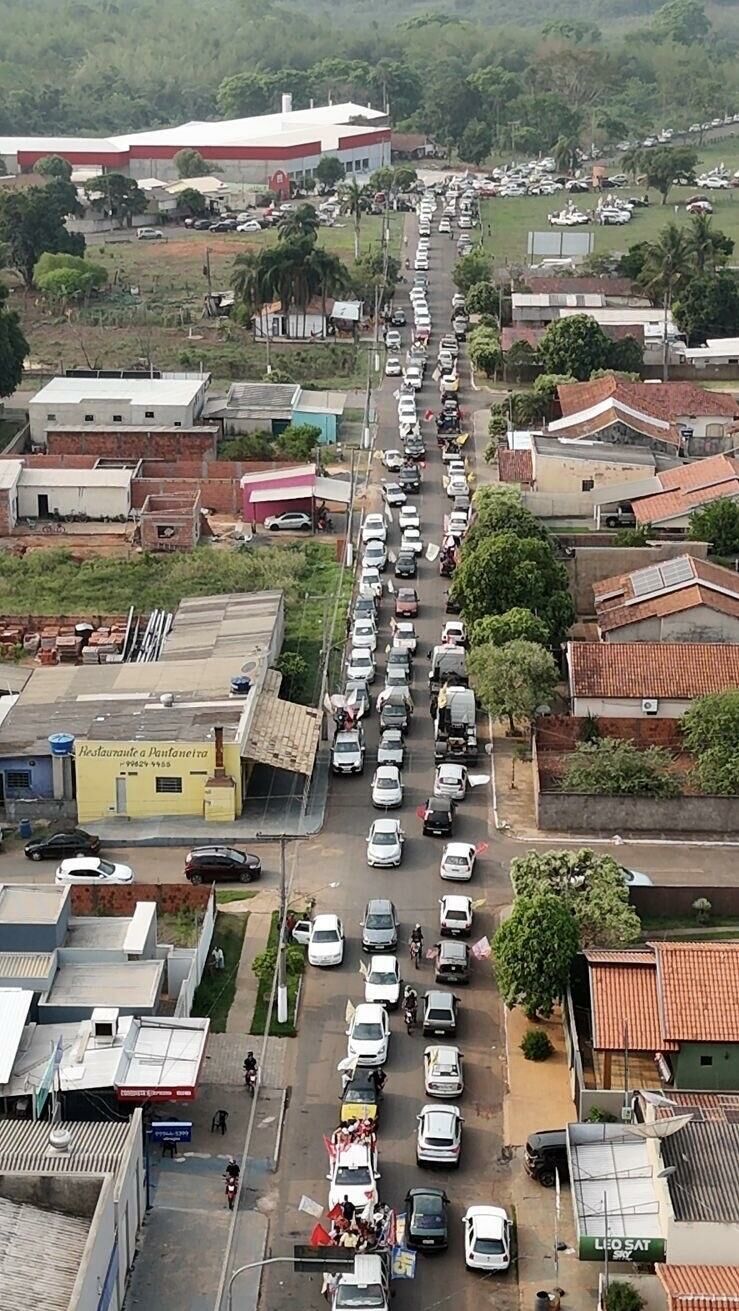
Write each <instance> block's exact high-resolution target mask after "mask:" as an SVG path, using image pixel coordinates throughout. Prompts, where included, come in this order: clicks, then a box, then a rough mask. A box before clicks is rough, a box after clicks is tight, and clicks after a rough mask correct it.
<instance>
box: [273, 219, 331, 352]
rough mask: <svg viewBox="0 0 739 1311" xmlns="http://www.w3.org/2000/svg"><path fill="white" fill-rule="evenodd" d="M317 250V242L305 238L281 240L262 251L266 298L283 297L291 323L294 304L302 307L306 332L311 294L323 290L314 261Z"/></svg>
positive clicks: (281, 309)
mask: <svg viewBox="0 0 739 1311" xmlns="http://www.w3.org/2000/svg"><path fill="white" fill-rule="evenodd" d="M313 250H314V248H313V244H312V242H311V241H310V240H309V239H308V238H307V237H304V238H303V239H302V241H280V242H278V243H277V245H276V246H271V247H269V248H268V249H266V250H264V251H262V254H261V259H260V288H261V292H262V295H263V296H264V298H265V300H266V299H269V298H276V299H277V300H279V302H280V311H281V313H282V314H283V315H285V316H286V318H287V322H288V326H289V322H290V307H291V305H295V306H296V307H297V308H298V309H299V310H302V311H303V331H304V332H305V314H306V310H307V308H308V304H309V302H310V299H311V296H313V295H315V294H317V292H318V291H319V290H320V286H319V282H318V277H317V274H316V272H315V271H314V270H313V268H312V266H311V262H310V257H311V255H312V253H313ZM288 335H289V333H288Z"/></svg>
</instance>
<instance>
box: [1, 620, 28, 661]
mask: <svg viewBox="0 0 739 1311" xmlns="http://www.w3.org/2000/svg"><path fill="white" fill-rule="evenodd" d="M22 644H23V629H22V628H21V627H20V626H19V625H16V624H9V625H8V626H7V628H3V629H2V630H1V631H0V660H12V659H13V657H14V656H15V654H16V652H17V650H18V647H19V646H22Z"/></svg>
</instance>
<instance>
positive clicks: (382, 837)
mask: <svg viewBox="0 0 739 1311" xmlns="http://www.w3.org/2000/svg"><path fill="white" fill-rule="evenodd" d="M397 840H398V838H397V835H396V834H395V833H392V832H390V833H389V832H388V831H387V829H380V830H379V831H378V832H377V833H373V834H372V841H373V842H374V844H375V846H376V847H394V846H395V843H396V842H397ZM375 918H376V917H375V916H374V915H370V917H369V919H368V920H367V928H369V929H375V928H377V927H378V926H377V925H376V924H375V923H373V922H372V921H374V919H375ZM388 923H389V921H388Z"/></svg>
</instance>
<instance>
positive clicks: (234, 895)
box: [216, 888, 257, 906]
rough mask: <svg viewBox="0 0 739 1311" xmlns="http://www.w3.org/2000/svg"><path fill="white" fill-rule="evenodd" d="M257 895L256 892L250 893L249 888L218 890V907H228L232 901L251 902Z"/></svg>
mask: <svg viewBox="0 0 739 1311" xmlns="http://www.w3.org/2000/svg"><path fill="white" fill-rule="evenodd" d="M256 895H257V894H256V890H255V891H253V892H250V891H249V890H248V889H247V888H244V889H239V888H216V905H217V906H228V905H229V903H230V902H232V901H251V899H252V897H256Z"/></svg>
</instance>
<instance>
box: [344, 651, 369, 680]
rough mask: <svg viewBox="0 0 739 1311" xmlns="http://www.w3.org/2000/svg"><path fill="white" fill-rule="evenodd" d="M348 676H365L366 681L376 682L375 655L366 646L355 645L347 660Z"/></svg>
mask: <svg viewBox="0 0 739 1311" xmlns="http://www.w3.org/2000/svg"><path fill="white" fill-rule="evenodd" d="M346 673H347V677H348V678H363V679H364V680H365V682H366V683H374V681H375V677H376V673H377V670H376V667H375V659H374V655H373V654H372V652H371V651H368V650H367V649H366V648H365V647H353V648H352V650H351V651H350V652H349V656H348V658H347V662H346Z"/></svg>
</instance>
